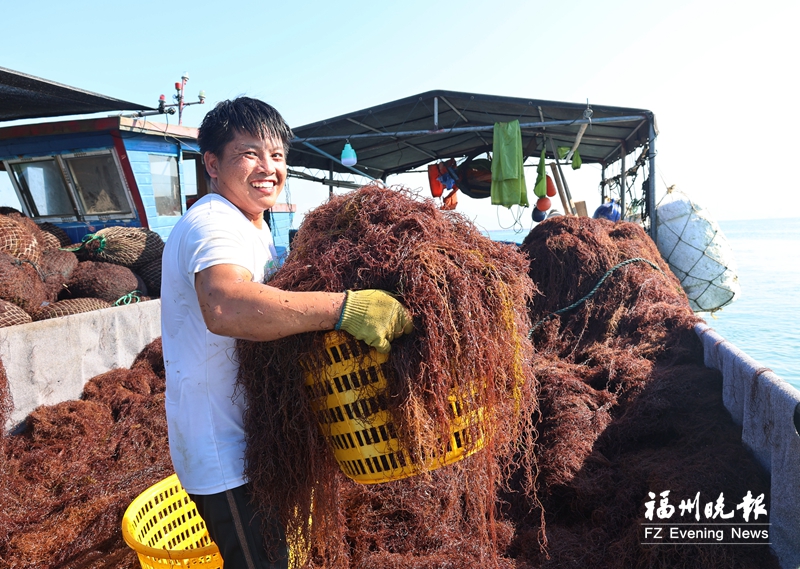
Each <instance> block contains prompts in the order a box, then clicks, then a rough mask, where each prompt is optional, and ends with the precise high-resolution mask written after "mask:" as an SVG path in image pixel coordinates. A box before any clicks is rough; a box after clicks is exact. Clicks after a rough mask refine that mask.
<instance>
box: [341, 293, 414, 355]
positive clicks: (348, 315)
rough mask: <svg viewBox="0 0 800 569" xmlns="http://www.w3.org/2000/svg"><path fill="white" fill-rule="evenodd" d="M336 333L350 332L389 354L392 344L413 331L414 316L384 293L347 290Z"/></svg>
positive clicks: (383, 352)
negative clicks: (340, 331) (396, 339)
mask: <svg viewBox="0 0 800 569" xmlns="http://www.w3.org/2000/svg"><path fill="white" fill-rule="evenodd" d="M346 295H347V296H346V297H345V300H344V307H343V308H342V315H341V316H340V317H339V322H338V323H337V324H336V329H337V330H344V331H345V332H349V333H350V334H352V335H353V337H355V338H356V339H358V340H362V341H364V342H366V343H367V344H369V345H370V346H372V347H373V348H375V349H376V350H378V351H379V352H380V353H382V354H386V353H388V352H389V350H390V349H391V346H390V345H389V342H391V341H392V340H394V339H395V338H397V337H398V336H401V335H402V334H408V333H409V332H411V330H412V329H413V327H414V326H413V323H412V322H411V315H410V314H409V313H408V311H407V310H406V309H405V307H404V306H403V305H402V304H400V303H399V302H398V301H397V300H395V299H394V297H392V296H391V295H390V294H389V293H387V292H384V291H382V290H374V289H367V290H348V291H347V293H346Z"/></svg>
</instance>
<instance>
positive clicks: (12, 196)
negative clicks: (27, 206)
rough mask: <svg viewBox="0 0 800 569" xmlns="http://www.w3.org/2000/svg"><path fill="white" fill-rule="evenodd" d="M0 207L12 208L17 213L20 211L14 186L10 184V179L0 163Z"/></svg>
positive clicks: (20, 207)
mask: <svg viewBox="0 0 800 569" xmlns="http://www.w3.org/2000/svg"><path fill="white" fill-rule="evenodd" d="M0 206H4V207H13V208H14V209H16V210H17V211H22V204H21V203H19V196H17V192H16V191H15V190H14V184H12V183H11V178H10V177H9V175H8V173H7V172H6V169H5V166H4V164H3V163H2V162H0Z"/></svg>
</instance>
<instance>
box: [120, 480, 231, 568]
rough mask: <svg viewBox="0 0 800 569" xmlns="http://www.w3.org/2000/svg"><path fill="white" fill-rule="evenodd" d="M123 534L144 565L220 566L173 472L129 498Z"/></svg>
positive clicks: (207, 536)
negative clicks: (134, 496)
mask: <svg viewBox="0 0 800 569" xmlns="http://www.w3.org/2000/svg"><path fill="white" fill-rule="evenodd" d="M122 537H123V539H125V543H127V544H128V545H129V546H130V547H131V548H132V549H133V550H134V551H135V552H136V554H137V555H138V556H139V563H141V565H142V567H143V568H144V569H161V568H165V567H192V568H197V569H222V557H221V556H220V554H219V549H218V548H217V545H216V544H215V543H214V542H213V541H212V540H211V537H210V536H209V535H208V531H207V530H206V524H205V522H204V521H203V520H202V518H201V517H200V515H199V514H198V513H197V507H196V506H195V504H194V502H192V500H191V499H190V498H189V495H188V494H187V493H186V490H184V489H183V486H181V483H180V482H179V481H178V477H177V476H176V475H175V474H173V475H172V476H169V477H167V478H165V479H164V480H162V481H160V482H158V483H156V484H154V485H153V486H151V487H150V488H148V489H147V490H145V491H144V492H142V493H141V494H139V496H138V497H137V498H136V499H135V500H134V501H133V502H131V504H130V506H128V509H127V510H126V511H125V515H124V516H123V517H122Z"/></svg>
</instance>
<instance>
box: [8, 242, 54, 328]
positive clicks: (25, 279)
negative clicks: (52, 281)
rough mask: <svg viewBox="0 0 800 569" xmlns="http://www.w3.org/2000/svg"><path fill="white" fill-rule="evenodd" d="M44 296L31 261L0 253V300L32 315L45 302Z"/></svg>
mask: <svg viewBox="0 0 800 569" xmlns="http://www.w3.org/2000/svg"><path fill="white" fill-rule="evenodd" d="M46 295H47V293H46V290H45V286H44V283H43V282H42V279H41V276H40V274H39V272H38V268H37V267H36V266H35V265H34V264H33V263H32V262H31V261H28V260H27V259H18V258H16V257H13V256H11V255H9V254H8V253H4V252H0V299H3V300H7V301H8V302H11V303H13V304H16V305H17V306H19V307H20V308H22V309H23V310H24V311H25V312H27V313H28V314H32V313H33V312H35V311H36V310H38V309H39V307H40V306H41V305H42V303H43V302H44V301H45V300H46Z"/></svg>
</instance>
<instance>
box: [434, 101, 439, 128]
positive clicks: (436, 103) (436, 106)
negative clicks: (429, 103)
mask: <svg viewBox="0 0 800 569" xmlns="http://www.w3.org/2000/svg"><path fill="white" fill-rule="evenodd" d="M433 128H434V130H439V97H434V98H433Z"/></svg>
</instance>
